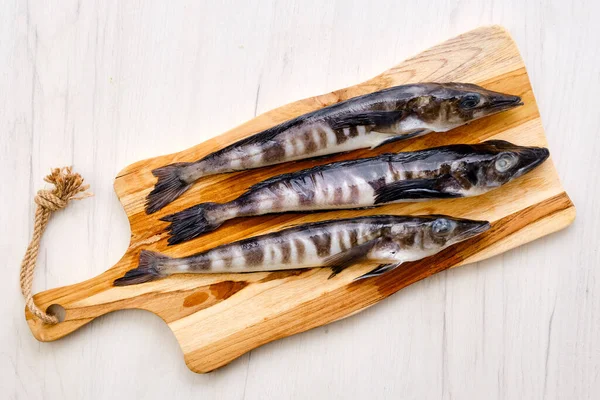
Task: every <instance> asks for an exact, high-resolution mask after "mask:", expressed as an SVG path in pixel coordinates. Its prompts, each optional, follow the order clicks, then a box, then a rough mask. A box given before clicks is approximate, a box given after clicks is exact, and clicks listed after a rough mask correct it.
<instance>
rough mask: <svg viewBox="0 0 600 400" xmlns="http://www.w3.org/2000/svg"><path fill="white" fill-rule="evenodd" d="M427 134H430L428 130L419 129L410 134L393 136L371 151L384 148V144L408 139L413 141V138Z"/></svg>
mask: <svg viewBox="0 0 600 400" xmlns="http://www.w3.org/2000/svg"><path fill="white" fill-rule="evenodd" d="M427 133H429V131H428V130H427V129H419V130H416V131H414V132H408V133H403V134H400V135H396V136H392V137H391V138H389V139H386V140H384V141H383V142H380V143H378V144H376V145H375V146H373V147H371V149H376V148H378V147H381V146H383V145H384V144H390V143H394V142H399V141H400V140H406V139H411V138H414V137H417V136H422V135H425V134H427Z"/></svg>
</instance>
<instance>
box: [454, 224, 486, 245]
mask: <svg viewBox="0 0 600 400" xmlns="http://www.w3.org/2000/svg"><path fill="white" fill-rule="evenodd" d="M491 227H492V225H491V224H490V223H489V222H488V221H472V222H471V224H470V226H469V227H468V228H467V229H465V230H464V231H462V232H460V233H459V234H458V236H457V241H459V242H460V241H463V240H466V239H469V238H472V237H473V236H477V235H479V234H480V233H483V232H485V231H487V230H488V229H490V228H491Z"/></svg>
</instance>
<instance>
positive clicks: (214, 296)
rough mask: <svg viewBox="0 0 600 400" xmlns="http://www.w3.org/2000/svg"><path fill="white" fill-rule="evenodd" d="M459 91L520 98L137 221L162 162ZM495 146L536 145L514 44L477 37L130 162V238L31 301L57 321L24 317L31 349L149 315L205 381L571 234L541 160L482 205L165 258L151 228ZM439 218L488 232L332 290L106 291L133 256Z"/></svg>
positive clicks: (557, 188) (178, 281)
mask: <svg viewBox="0 0 600 400" xmlns="http://www.w3.org/2000/svg"><path fill="white" fill-rule="evenodd" d="M425 80H432V81H435V82H446V81H458V82H471V83H475V84H479V85H482V86H484V87H486V88H488V89H491V90H495V91H499V92H503V93H511V94H516V95H518V96H520V97H521V98H522V99H523V102H524V103H525V105H524V106H523V107H519V108H518V109H516V110H512V111H510V112H505V113H503V114H498V115H495V116H493V117H489V118H485V119H482V120H479V121H476V122H473V123H471V124H469V125H468V126H464V127H461V128H460V129H455V130H453V131H452V132H446V133H443V134H431V135H428V136H424V137H421V138H418V139H414V140H410V141H404V142H397V143H395V144H393V145H390V146H382V147H381V148H378V149H375V150H363V151H357V152H350V153H347V154H341V155H338V156H336V157H330V158H327V159H319V160H306V161H303V162H296V163H288V164H281V165H277V166H273V167H270V168H261V169H256V170H254V171H248V172H242V173H239V174H228V175H225V174H224V175H220V176H213V177H207V178H206V179H202V180H201V182H198V183H197V184H196V185H194V186H193V187H192V188H191V189H190V190H189V191H188V192H187V193H185V194H184V195H183V196H181V197H180V198H179V199H177V200H176V201H175V202H173V203H171V204H169V205H168V207H165V208H164V209H163V210H160V212H157V213H154V214H151V215H148V214H146V212H145V210H144V203H145V199H146V196H147V194H148V193H149V192H150V190H152V188H153V185H154V182H155V181H156V178H155V177H154V176H153V174H152V170H154V169H155V168H157V167H160V166H164V165H168V164H171V163H173V162H189V161H193V160H197V159H199V158H202V157H203V156H205V155H207V154H210V153H212V152H213V151H216V150H218V149H220V148H223V147H224V146H227V145H229V144H231V143H233V142H235V141H236V140H239V139H240V138H244V137H248V136H249V135H251V134H253V133H255V132H259V131H261V130H263V129H265V128H268V127H271V126H273V125H275V124H277V123H280V122H283V121H286V120H288V119H290V118H293V117H296V116H299V115H302V114H305V113H306V112H309V111H313V110H315V109H318V108H321V107H323V106H327V105H330V104H334V103H336V102H338V101H343V100H346V99H349V98H352V97H355V96H359V95H362V94H365V93H368V92H373V91H377V90H381V89H384V88H386V87H391V86H394V85H399V84H406V83H413V82H422V81H425ZM490 139H502V140H507V141H509V142H512V143H517V144H519V145H533V146H547V143H546V138H545V136H544V130H543V128H542V122H541V119H540V115H539V111H538V108H537V104H536V101H535V98H534V96H533V93H532V88H531V86H530V83H529V79H528V77H527V72H526V69H525V66H524V64H523V60H522V58H521V57H520V55H519V52H518V49H517V47H516V45H515V42H514V41H513V40H512V39H511V38H510V36H509V35H508V33H507V32H506V31H505V30H504V29H503V28H502V27H499V26H490V27H482V28H478V29H475V30H472V31H469V32H467V33H463V34H461V35H459V36H457V37H455V38H452V39H449V40H447V41H444V42H443V43H441V44H438V45H436V46H434V47H432V48H430V49H427V50H425V51H423V52H421V53H419V54H417V55H416V56H414V57H412V58H410V59H409V60H406V61H404V62H402V63H400V64H398V65H396V66H393V67H392V68H390V69H388V70H387V71H385V72H383V73H381V74H379V75H377V76H376V77H374V78H372V79H369V80H368V81H366V82H364V83H361V84H357V85H354V86H351V87H349V88H345V89H340V90H336V91H334V92H332V93H327V94H323V95H320V96H317V97H310V98H308V99H305V100H301V101H297V102H294V103H291V104H288V105H284V106H281V107H278V108H276V109H274V110H270V111H268V112H266V113H264V114H262V115H260V116H258V117H256V118H254V119H252V120H250V121H248V122H247V123H244V124H242V125H241V126H239V127H237V128H234V129H232V130H231V131H229V132H227V133H224V134H222V135H219V136H217V137H215V138H214V139H211V140H208V141H206V142H203V143H201V144H198V145H196V146H193V147H191V148H189V149H187V150H184V151H182V152H179V153H176V154H170V155H162V156H159V157H156V158H152V159H148V160H142V161H138V162H136V163H134V164H132V165H130V166H127V167H125V168H124V169H123V170H122V171H120V172H119V173H118V174H117V178H116V180H115V191H116V194H117V196H118V197H119V200H120V201H121V203H122V204H123V208H124V209H125V212H126V213H127V217H128V219H129V222H130V226H131V242H130V245H129V248H128V249H127V252H126V253H125V255H124V256H123V257H122V258H121V259H120V260H119V261H118V262H117V264H116V265H115V266H114V267H112V268H111V269H110V270H108V271H106V272H105V273H102V274H100V275H98V276H97V277H94V278H92V279H89V280H86V281H83V282H80V283H77V284H75V285H70V286H64V287H60V288H53V289H49V290H47V291H44V292H42V293H39V294H37V295H36V296H35V297H34V300H35V302H36V304H37V305H38V307H40V308H41V309H42V310H45V309H47V308H48V307H50V306H51V305H53V304H57V305H60V306H62V307H63V308H64V309H65V310H66V313H65V314H66V316H65V318H64V321H62V322H61V323H59V324H56V325H49V324H45V323H43V322H42V321H41V320H40V319H38V318H36V317H35V316H34V315H33V314H31V313H29V312H28V313H27V314H26V317H27V323H28V324H29V327H30V328H31V331H32V333H33V335H34V336H35V337H36V338H37V339H39V340H41V341H52V340H56V339H59V338H61V337H64V336H65V335H67V334H69V333H71V332H73V331H74V330H76V329H78V328H80V327H81V326H83V325H85V324H88V323H90V322H91V321H92V320H93V319H94V318H97V317H99V316H102V315H104V314H106V313H109V312H112V311H117V310H123V309H131V308H135V309H143V310H148V311H151V312H153V313H155V314H157V315H158V316H159V317H161V318H162V319H163V320H164V321H165V322H166V323H167V324H168V325H169V328H171V330H172V331H173V333H174V334H175V337H176V338H177V341H178V342H179V344H180V346H181V349H182V351H183V353H184V358H185V362H186V364H187V365H188V367H189V368H190V369H191V370H192V371H194V372H201V373H206V372H211V371H213V370H215V369H216V368H218V367H221V366H223V365H225V364H227V363H229V362H231V361H232V360H234V359H235V358H237V357H239V356H241V355H242V354H244V353H246V352H248V351H250V350H252V349H254V348H256V347H258V346H260V345H263V344H265V343H268V342H271V341H273V340H276V339H280V338H282V337H286V336H290V335H292V334H295V333H299V332H304V331H306V330H308V329H311V328H314V327H317V326H320V325H324V324H326V323H329V322H332V321H336V320H339V319H342V318H344V317H346V316H348V315H350V314H354V313H356V312H358V311H360V310H363V309H365V308H366V307H369V306H372V305H374V304H375V303H377V302H378V301H381V300H382V299H384V298H386V297H388V296H389V295H391V294H393V293H395V292H396V291H398V290H400V289H402V288H404V287H406V286H408V285H410V284H412V283H414V282H416V281H418V280H420V279H423V278H426V277H428V276H431V275H432V274H434V273H437V272H440V271H442V270H445V269H447V268H451V267H454V266H459V265H466V264H469V263H471V262H473V261H474V260H483V259H485V258H488V257H490V256H493V255H495V254H499V253H502V252H504V251H507V250H510V249H511V248H514V247H516V246H519V245H522V244H525V243H528V242H530V241H531V240H534V239H537V238H539V237H542V236H545V235H548V234H550V233H553V232H556V231H558V230H560V229H563V228H565V227H566V226H568V224H570V223H572V221H573V219H574V218H575V208H574V206H573V204H572V203H571V201H570V199H569V197H568V195H567V194H566V193H565V192H564V189H563V188H562V186H561V184H560V182H559V180H558V176H557V173H556V170H555V168H554V166H553V164H552V161H551V160H548V161H547V162H545V163H544V165H542V166H541V167H539V168H537V169H536V170H535V171H533V172H531V173H529V174H527V175H526V176H524V177H522V178H521V179H517V180H515V181H514V182H511V183H510V184H507V185H505V186H503V187H502V188H499V189H497V190H495V191H493V192H490V193H487V194H486V195H483V196H478V197H473V198H468V199H458V200H454V201H448V200H439V201H428V202H417V203H404V204H392V205H388V206H385V207H377V208H371V209H367V210H337V211H334V212H322V213H308V214H306V213H304V214H281V215H277V216H271V215H269V216H264V217H261V218H245V219H238V220H236V221H232V222H230V223H227V224H225V225H224V226H222V227H220V228H219V229H217V230H216V231H214V232H212V233H210V234H207V235H203V236H201V237H199V238H197V239H195V240H192V241H189V242H186V243H182V244H178V245H177V246H167V243H166V240H167V238H168V235H167V234H166V232H165V225H166V224H165V223H164V222H161V221H160V220H159V219H160V218H161V217H162V216H164V215H168V214H170V213H173V212H179V211H182V210H184V209H186V208H188V207H191V206H193V205H194V204H197V202H198V201H200V200H199V199H202V201H224V200H230V199H233V198H235V197H236V196H239V195H240V194H242V193H243V192H244V191H245V190H247V188H248V187H250V186H252V185H253V184H255V183H257V182H260V181H262V180H264V179H267V178H269V177H271V176H273V175H276V174H280V173H287V172H291V171H294V170H300V169H303V168H306V167H309V166H315V165H317V164H324V163H327V162H331V161H332V160H348V159H354V158H357V157H361V156H373V155H375V154H382V153H385V152H390V151H391V152H398V151H408V150H416V149H424V148H429V147H435V146H441V145H448V144H453V143H478V142H483V141H485V140H490ZM444 213H445V214H449V215H452V216H455V217H461V218H470V219H475V220H486V221H489V222H491V223H492V229H491V230H490V231H489V232H487V233H485V234H484V235H481V236H480V237H478V238H476V239H473V240H471V241H469V242H465V243H462V244H461V245H459V246H453V247H452V248H450V249H448V250H446V251H444V252H443V253H440V254H437V255H436V256H435V257H433V258H430V259H425V260H422V261H420V262H416V263H406V264H404V265H403V266H402V268H399V269H397V270H395V271H393V272H390V273H388V274H385V276H382V277H380V278H377V279H369V280H364V281H362V282H353V279H354V278H356V277H358V276H360V275H362V274H364V273H366V272H368V271H369V270H371V269H372V268H373V267H374V266H373V265H366V266H362V267H360V266H357V267H355V268H351V269H349V270H348V271H345V272H344V273H341V274H339V276H337V277H336V278H335V279H328V277H329V275H330V273H331V271H329V270H327V269H314V270H304V271H290V272H281V271H279V272H272V273H259V274H219V275H211V274H209V275H180V276H177V277H170V278H168V279H162V280H158V281H155V282H150V283H146V284H144V285H135V286H127V287H114V286H113V285H112V282H113V281H114V280H115V279H116V278H119V277H121V276H123V275H124V273H125V272H126V271H128V270H130V269H133V268H135V267H137V261H138V256H139V252H140V251H141V249H145V250H153V251H157V252H161V253H164V254H168V255H170V256H174V257H184V256H189V255H191V254H195V253H197V252H199V251H204V250H207V249H210V248H213V247H215V246H218V245H221V244H226V243H231V242H232V241H235V240H241V239H243V238H247V237H249V236H256V235H260V234H265V233H268V232H273V231H277V230H280V229H283V228H284V227H289V226H291V225H298V224H302V223H307V222H314V221H324V220H328V219H332V218H350V217H356V216H364V215H377V214H398V215H411V214H412V215H419V214H444Z"/></svg>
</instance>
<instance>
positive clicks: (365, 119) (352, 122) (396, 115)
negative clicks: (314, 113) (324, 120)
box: [329, 111, 402, 129]
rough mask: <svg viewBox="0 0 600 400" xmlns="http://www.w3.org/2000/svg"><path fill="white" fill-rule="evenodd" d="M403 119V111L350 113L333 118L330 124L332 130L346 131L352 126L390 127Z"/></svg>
mask: <svg viewBox="0 0 600 400" xmlns="http://www.w3.org/2000/svg"><path fill="white" fill-rule="evenodd" d="M401 118H402V111H368V112H361V113H349V114H346V115H340V116H339V117H338V116H336V117H334V118H332V119H331V120H330V121H329V123H330V126H331V128H332V129H344V128H350V127H352V126H369V125H375V126H389V125H393V124H395V123H396V122H398V121H399V120H400V119H401Z"/></svg>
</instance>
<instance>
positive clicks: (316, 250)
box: [176, 222, 390, 272]
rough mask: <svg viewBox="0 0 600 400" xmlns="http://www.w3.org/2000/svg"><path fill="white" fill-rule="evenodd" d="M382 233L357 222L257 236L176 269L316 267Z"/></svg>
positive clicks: (188, 260)
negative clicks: (328, 258) (329, 258)
mask: <svg viewBox="0 0 600 400" xmlns="http://www.w3.org/2000/svg"><path fill="white" fill-rule="evenodd" d="M387 228H388V229H390V227H389V226H388V227H387ZM382 232H384V227H383V226H382V225H381V224H380V223H364V222H358V223H343V224H329V225H327V226H325V227H319V228H314V229H306V230H293V231H288V232H284V233H282V234H273V235H265V236H259V237H257V238H256V239H248V240H245V241H243V242H242V243H232V244H229V245H224V246H220V247H217V248H215V249H212V250H209V251H207V252H205V253H202V254H199V255H196V256H192V257H187V258H183V259H179V260H178V262H179V264H178V265H177V267H176V269H177V271H179V272H181V271H184V270H186V271H189V272H200V271H206V272H209V271H210V272H245V271H246V272H247V271H265V270H272V269H290V268H308V267H317V266H322V265H323V262H324V261H325V260H326V259H327V257H330V256H332V255H335V254H338V253H340V252H342V251H346V250H348V249H350V248H352V247H355V246H358V245H361V244H363V243H365V242H367V241H370V240H373V239H375V238H377V237H379V236H381V234H382Z"/></svg>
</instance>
